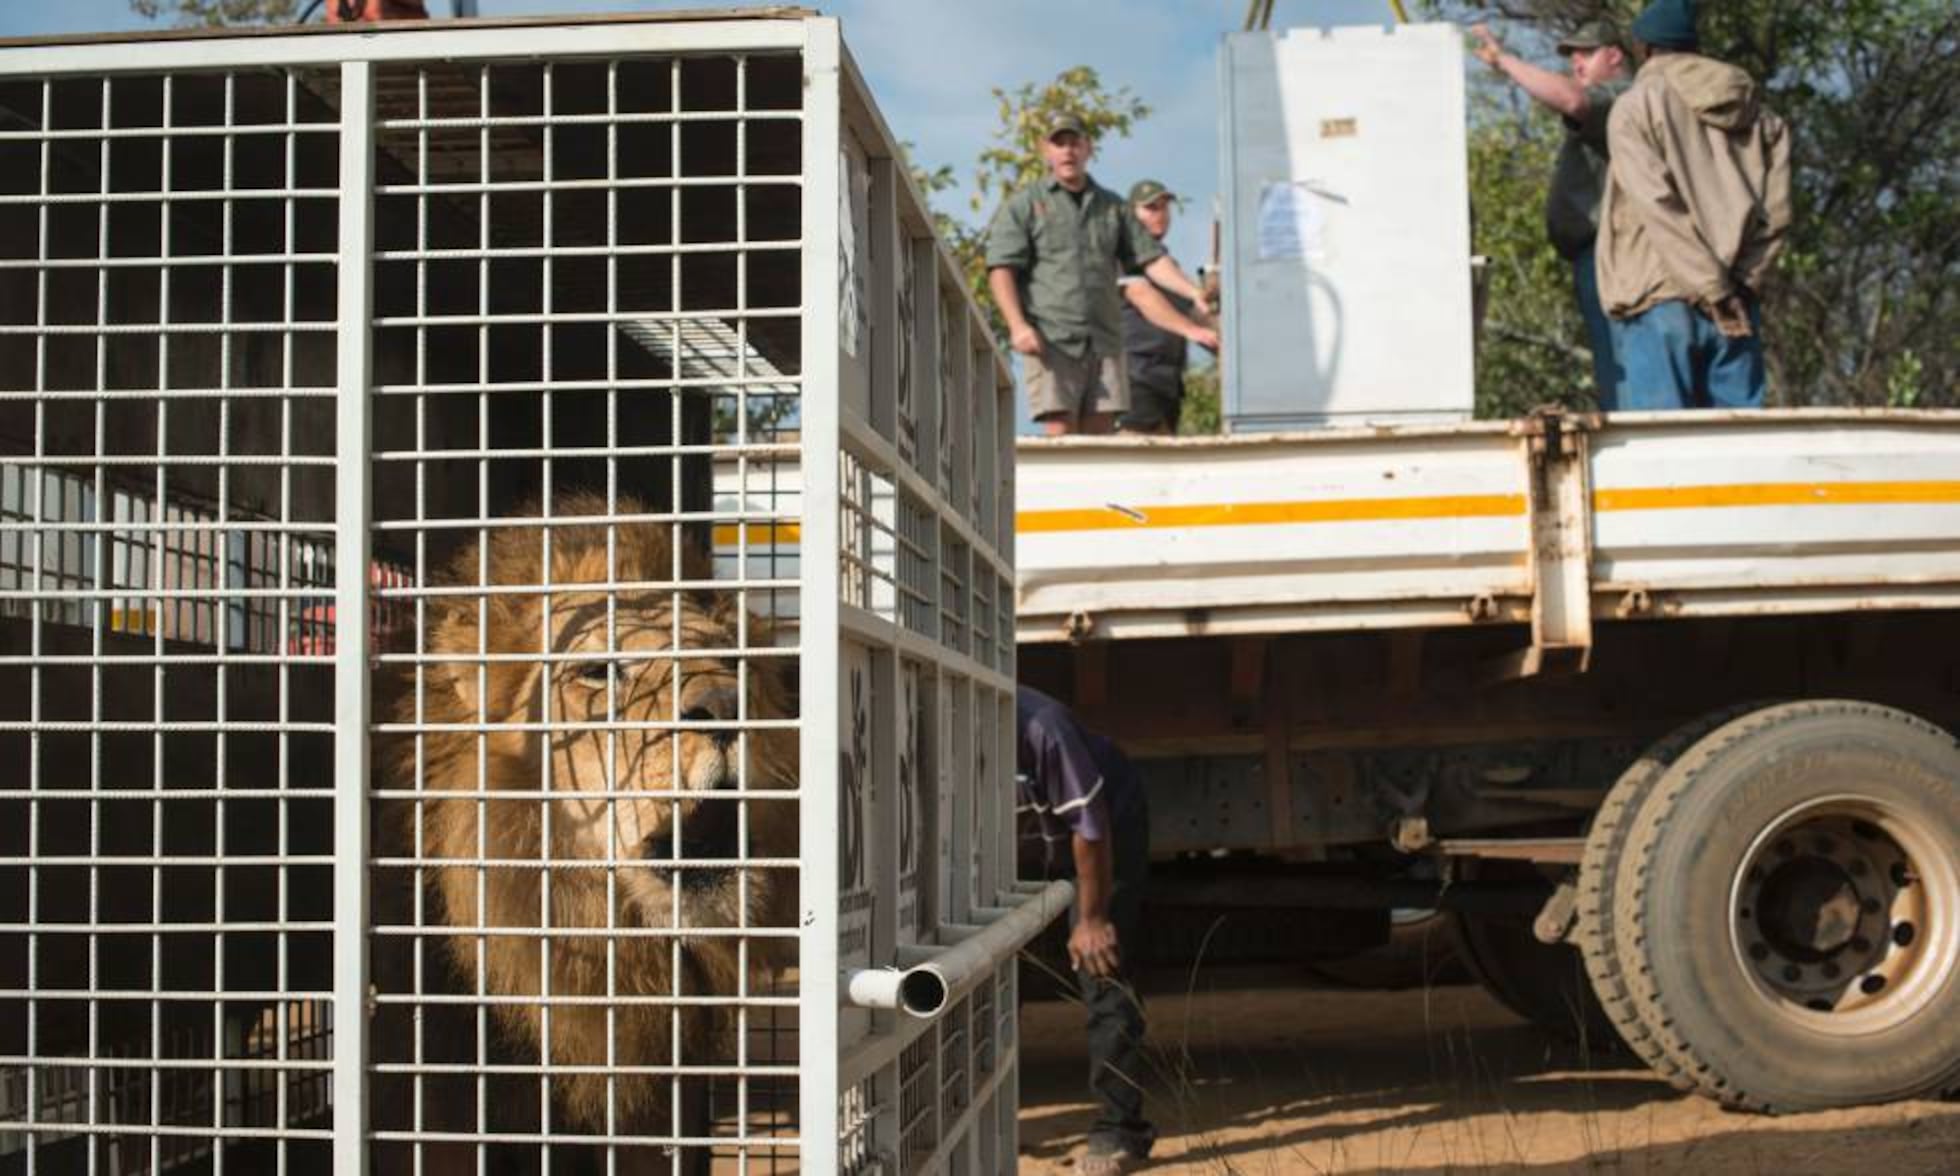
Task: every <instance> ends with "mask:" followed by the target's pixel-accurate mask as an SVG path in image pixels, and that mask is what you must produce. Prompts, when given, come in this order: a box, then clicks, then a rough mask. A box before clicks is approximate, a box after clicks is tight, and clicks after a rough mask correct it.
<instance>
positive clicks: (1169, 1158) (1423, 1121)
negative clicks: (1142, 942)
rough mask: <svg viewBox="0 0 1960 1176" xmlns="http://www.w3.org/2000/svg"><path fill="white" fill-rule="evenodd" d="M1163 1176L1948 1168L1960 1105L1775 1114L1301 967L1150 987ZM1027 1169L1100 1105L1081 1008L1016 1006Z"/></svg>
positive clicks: (1477, 997) (1061, 1147) (1413, 994)
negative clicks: (1739, 1107)
mask: <svg viewBox="0 0 1960 1176" xmlns="http://www.w3.org/2000/svg"><path fill="white" fill-rule="evenodd" d="M1146 986H1147V989H1148V992H1149V998H1148V999H1149V1011H1150V1014H1151V1032H1152V1054H1151V1057H1152V1061H1151V1066H1150V1069H1151V1071H1152V1072H1151V1073H1150V1074H1148V1075H1145V1076H1144V1077H1143V1079H1142V1080H1143V1081H1144V1082H1145V1083H1146V1085H1147V1087H1148V1088H1149V1091H1150V1096H1151V1114H1152V1116H1153V1117H1154V1118H1155V1119H1156V1121H1157V1124H1158V1128H1159V1131H1160V1132H1161V1134H1162V1138H1161V1140H1160V1142H1159V1145H1158V1150H1157V1153H1156V1155H1155V1157H1154V1159H1155V1160H1156V1163H1155V1164H1154V1165H1153V1167H1152V1168H1151V1170H1152V1171H1161V1172H1167V1173H1169V1172H1204V1173H1245V1174H1248V1176H1250V1174H1255V1173H1391V1172H1393V1173H1404V1172H1408V1173H1498V1172H1504V1173H1512V1172H1518V1173H1533V1174H1537V1173H1626V1174H1634V1173H1648V1172H1653V1173H1662V1172H1665V1173H1679V1172H1721V1173H1758V1172H1760V1173H1771V1174H1774V1176H1797V1174H1800V1173H1824V1172H1831V1173H1842V1172H1853V1171H1875V1172H1883V1173H1885V1174H1886V1176H1908V1174H1913V1173H1922V1172H1938V1171H1947V1170H1950V1164H1949V1161H1950V1159H1951V1157H1952V1156H1953V1154H1954V1153H1955V1151H1956V1150H1960V1105H1954V1104H1945V1103H1924V1102H1921V1103H1902V1104H1895V1105H1893V1106H1889V1107H1875V1108H1864V1109H1859V1110H1853V1111H1833V1112H1827V1113H1823V1114H1815V1115H1803V1116H1791V1117H1787V1118H1779V1119H1769V1118H1762V1117H1756V1116H1743V1115H1734V1114H1729V1113H1726V1112H1723V1111H1722V1110H1720V1109H1719V1108H1717V1107H1715V1106H1714V1105H1712V1104H1710V1103H1708V1102H1706V1101H1704V1100H1701V1099H1697V1098H1689V1097H1685V1096H1683V1095H1680V1094H1678V1093H1677V1092H1675V1091H1674V1090H1672V1089H1671V1088H1669V1087H1668V1086H1667V1085H1666V1084H1665V1083H1662V1082H1660V1081H1658V1080H1656V1079H1655V1078H1653V1077H1652V1076H1651V1075H1649V1074H1647V1073H1646V1072H1645V1071H1644V1070H1641V1069H1638V1068H1635V1067H1634V1065H1633V1063H1630V1062H1625V1061H1620V1060H1615V1059H1611V1058H1609V1059H1606V1060H1604V1061H1595V1060H1593V1059H1592V1058H1590V1057H1588V1056H1587V1055H1585V1054H1583V1053H1581V1052H1580V1051H1578V1050H1576V1049H1573V1048H1570V1047H1563V1046H1558V1045H1555V1044H1552V1043H1549V1042H1548V1041H1547V1040H1546V1039H1545V1038H1544V1037H1543V1036H1542V1035H1541V1034H1539V1033H1538V1032H1537V1031H1536V1030H1535V1029H1533V1028H1531V1027H1530V1026H1528V1025H1525V1024H1523V1023H1521V1022H1519V1021H1518V1020H1517V1019H1516V1018H1515V1017H1513V1016H1511V1015H1510V1014H1509V1013H1507V1012H1505V1011H1504V1010H1503V1009H1501V1008H1500V1007H1499V1006H1497V1005H1496V1004H1495V1002H1493V1001H1491V1000H1490V999H1489V998H1488V997H1486V996H1485V995H1483V993H1482V992H1481V991H1480V990H1478V989H1476V988H1473V987H1450V988H1431V989H1426V990H1415V991H1410V992H1400V993H1393V992H1366V991H1354V990H1330V989H1319V990H1316V989H1313V988H1310V987H1308V986H1307V985H1306V983H1305V982H1304V981H1302V980H1301V978H1300V973H1299V972H1297V971H1295V972H1290V973H1289V972H1272V971H1267V972H1262V973H1257V974H1248V973H1244V972H1230V971H1223V970H1219V969H1208V970H1194V971H1191V972H1186V973H1181V974H1178V975H1175V976H1152V977H1150V978H1149V979H1148V981H1147V983H1146ZM1022 1016H1023V1034H1022V1042H1023V1051H1024V1052H1023V1074H1022V1080H1021V1092H1022V1111H1021V1136H1022V1140H1021V1142H1022V1170H1023V1171H1027V1172H1037V1173H1040V1172H1050V1173H1066V1172H1067V1171H1069V1167H1070V1158H1071V1154H1072V1152H1073V1151H1074V1149H1075V1148H1076V1147H1077V1146H1078V1145H1079V1144H1080V1142H1081V1140H1082V1137H1083V1132H1084V1130H1085V1129H1086V1127H1087V1125H1088V1123H1089V1121H1090V1120H1091V1118H1092V1111H1091V1108H1090V1106H1089V1104H1088V1103H1087V1101H1086V1096H1085V1094H1084V1090H1083V1075H1084V1063H1083V1056H1082V1047H1081V1042H1082V1036H1081V1030H1080V1010H1079V1008H1078V1007H1075V1006H1073V1005H1071V1004H1068V1003H1065V1002H1061V1001H1043V1002H1035V1003H1031V1004H1029V1005H1028V1006H1027V1007H1026V1008H1024V1009H1023V1013H1022Z"/></svg>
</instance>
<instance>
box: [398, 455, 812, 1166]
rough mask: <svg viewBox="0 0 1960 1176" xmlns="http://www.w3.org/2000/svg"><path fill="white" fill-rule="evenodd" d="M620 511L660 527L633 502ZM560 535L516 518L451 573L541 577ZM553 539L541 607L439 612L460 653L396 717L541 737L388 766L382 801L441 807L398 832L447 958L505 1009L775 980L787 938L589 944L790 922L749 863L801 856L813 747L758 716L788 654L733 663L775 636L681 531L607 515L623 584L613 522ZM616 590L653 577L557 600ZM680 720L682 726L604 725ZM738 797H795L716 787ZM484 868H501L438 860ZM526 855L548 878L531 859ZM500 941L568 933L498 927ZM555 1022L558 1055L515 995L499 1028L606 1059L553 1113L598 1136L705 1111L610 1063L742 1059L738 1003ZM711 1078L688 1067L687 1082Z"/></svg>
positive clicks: (437, 627) (562, 1056) (556, 1017)
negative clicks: (805, 776) (420, 866)
mask: <svg viewBox="0 0 1960 1176" xmlns="http://www.w3.org/2000/svg"><path fill="white" fill-rule="evenodd" d="M616 510H617V513H619V514H622V515H634V514H645V513H649V512H648V510H647V508H646V507H645V506H643V505H642V504H640V503H638V502H635V501H632V500H630V499H625V498H622V499H620V500H619V501H618V504H617V507H616ZM605 512H606V504H605V501H604V499H603V498H601V497H599V496H597V495H591V494H579V495H573V496H561V498H560V502H559V508H558V512H557V513H558V514H560V515H594V514H602V513H605ZM545 530H546V529H545V528H542V527H534V526H515V527H503V528H499V529H497V530H495V531H494V532H493V533H492V534H491V536H490V537H489V539H488V542H487V548H486V549H485V550H481V551H480V550H479V549H478V547H476V546H475V545H471V546H469V547H467V548H465V549H464V550H462V551H461V552H460V553H459V554H458V555H457V556H456V558H455V559H454V561H453V562H452V563H451V565H450V570H449V575H448V576H447V577H446V578H447V579H448V580H449V581H450V582H452V583H455V584H462V585H474V584H478V583H489V584H492V585H512V586H521V585H541V584H544V583H545V582H546V580H545V569H546V564H545V551H546V545H545V539H544V536H545ZM549 531H550V541H549V552H550V580H549V582H550V584H551V585H553V586H554V590H553V592H552V593H551V594H550V595H549V598H547V596H546V594H544V593H542V592H518V593H512V594H498V595H489V596H485V597H477V596H471V595H467V594H462V595H433V596H430V597H428V598H426V608H427V619H426V622H425V623H426V628H425V630H424V631H425V632H427V633H428V635H429V636H428V647H429V648H428V649H427V651H426V652H428V653H431V654H434V655H436V656H438V657H443V658H455V659H457V660H455V661H444V662H440V663H433V664H430V665H429V666H428V667H427V668H426V669H425V671H424V673H423V676H422V678H421V679H420V685H419V687H416V688H409V689H407V690H405V691H404V693H403V696H402V697H401V699H400V701H399V702H398V703H397V705H396V708H395V713H396V717H397V719H398V720H400V721H401V722H403V723H418V724H431V725H442V724H473V723H478V722H490V723H496V724H506V725H508V724H519V723H523V724H535V725H538V726H536V727H533V728H531V729H525V730H510V729H498V730H493V731H490V732H487V733H484V734H481V735H479V734H478V733H476V732H473V731H468V730H460V729H459V730H455V731H440V732H430V733H428V734H426V735H424V736H423V737H422V746H421V748H420V749H419V751H418V749H417V748H415V747H413V746H403V747H402V748H401V749H400V750H399V752H398V754H396V755H395V756H394V757H392V761H391V766H390V771H391V775H392V777H393V779H392V781H391V783H390V787H393V788H398V789H399V788H414V787H416V786H417V785H416V783H415V782H416V781H417V780H418V779H419V787H420V789H421V790H422V794H423V795H425V796H426V797H427V798H428V799H426V800H422V801H420V803H419V805H415V806H410V807H411V808H419V813H420V815H419V817H417V816H416V815H415V813H413V812H409V813H406V814H405V818H406V821H405V824H406V826H407V827H406V828H405V829H404V830H403V834H402V835H404V836H407V837H410V838H413V836H414V834H415V833H416V832H417V831H418V829H419V833H420V843H419V844H420V857H421V859H422V860H423V861H424V862H425V863H426V865H425V869H424V875H425V877H427V878H428V879H429V885H430V889H431V891H432V892H433V894H434V896H435V898H436V899H437V900H438V903H439V906H440V911H441V916H442V918H443V920H444V921H445V922H446V923H448V924H449V925H451V926H453V927H456V928H459V930H458V931H457V932H456V933H455V934H453V935H451V936H449V937H448V939H447V940H446V945H447V952H446V954H447V956H448V959H449V961H450V963H451V964H452V965H453V967H454V969H455V971H456V973H457V975H458V977H459V978H460V979H461V980H462V981H464V982H465V983H466V984H467V986H468V988H467V990H468V991H472V992H474V991H481V992H484V993H487V994H489V995H492V996H496V997H519V998H523V997H540V996H542V995H544V993H545V992H546V983H547V981H548V985H549V989H548V990H549V993H550V995H551V996H554V997H584V998H592V997H605V996H606V995H607V994H608V992H609V991H610V992H611V993H612V994H614V995H616V996H618V997H625V998H639V997H676V996H680V997H688V998H695V997H702V996H720V997H730V996H735V995H737V994H738V993H747V994H755V993H759V992H762V991H765V985H766V983H767V981H768V979H769V977H770V975H771V973H772V971H773V970H774V969H775V968H778V967H780V966H783V965H785V964H787V963H788V962H790V959H789V954H788V951H787V950H785V949H790V948H792V947H793V941H791V940H786V939H784V938H783V937H781V936H777V937H747V936H736V935H728V934H725V933H723V934H701V935H693V936H690V935H686V934H684V933H683V934H679V935H624V936H621V935H606V934H603V933H601V934H592V933H591V932H604V931H605V930H606V929H608V928H626V929H637V930H648V929H676V928H700V929H703V930H707V929H729V928H754V927H772V928H782V927H789V926H793V923H794V920H793V912H792V907H793V904H794V902H795V897H796V895H795V875H794V872H793V871H786V870H782V869H767V868H761V867H745V866H742V865H739V864H733V863H732V859H756V858H775V859H788V858H794V857H795V854H796V815H795V812H796V810H795V802H794V800H793V798H791V797H789V796H788V795H787V790H789V789H792V788H794V787H795V785H796V776H797V771H796V769H797V742H796V734H795V732H794V731H793V730H790V729H785V728H781V727H778V728H762V729H756V728H751V727H748V726H747V724H748V723H750V722H753V721H756V720H769V719H783V718H786V717H788V716H789V715H790V714H791V706H790V703H789V699H788V693H789V691H788V686H787V675H786V673H785V672H784V668H783V661H782V659H781V658H777V657H745V658H737V657H736V656H735V653H736V651H738V650H740V649H754V648H758V647H763V648H766V647H767V645H768V641H767V636H766V634H767V630H766V628H765V626H764V623H763V622H762V621H761V619H760V618H757V617H754V616H749V617H746V618H745V617H743V616H742V614H741V606H740V604H739V603H738V602H737V601H736V599H735V598H736V593H734V592H733V591H720V592H717V591H715V590H713V589H709V588H706V587H704V585H706V583H707V581H709V580H711V579H712V568H711V562H710V561H711V557H710V556H709V555H708V554H707V553H706V552H704V551H701V550H698V549H697V548H696V547H695V546H694V545H690V544H685V543H682V544H678V545H677V544H676V542H675V536H674V532H673V530H672V528H670V527H669V526H667V525H665V524H650V523H618V524H614V525H613V526H612V528H611V531H612V544H611V552H610V559H611V561H612V566H611V567H610V569H609V567H608V561H609V553H608V543H607V537H608V536H607V532H608V527H607V526H606V525H604V524H602V523H592V524H572V525H559V526H553V527H551V528H550V529H549ZM609 582H610V583H612V584H627V583H629V582H630V583H638V584H651V585H658V586H656V587H639V588H635V587H620V588H618V589H617V590H616V591H609V590H607V589H606V588H593V589H591V590H578V589H576V588H574V589H571V590H566V589H565V588H564V587H562V586H565V585H578V584H594V585H604V584H608V583H609ZM668 585H673V586H672V587H669V586H668ZM609 598H610V603H611V605H612V607H611V609H610V611H609V609H608V603H609ZM547 599H548V600H549V608H548V611H547ZM609 627H610V636H609V632H608V630H609ZM479 650H481V651H482V652H484V653H488V654H490V655H492V657H493V658H494V657H496V656H497V655H508V654H519V655H525V654H528V655H533V657H535V655H537V654H539V653H540V652H541V651H543V652H546V653H548V654H549V655H550V656H549V658H548V659H544V658H540V659H537V660H530V659H528V658H516V659H508V660H487V661H481V662H479V661H474V660H471V659H475V658H477V657H478V655H479ZM677 651H678V654H679V655H676V653H677ZM688 651H699V652H698V654H697V653H690V652H688ZM743 663H746V664H745V665H744V664H743ZM744 682H746V689H744V686H743V683H744ZM418 699H419V704H420V711H419V713H418V711H417V703H418ZM675 720H679V722H680V726H679V727H678V728H620V727H617V726H613V727H608V726H606V725H605V724H607V723H608V722H609V721H618V722H667V723H671V722H674V721H675ZM588 723H589V724H593V725H590V726H588V725H586V724H588ZM479 781H481V782H480V783H479ZM545 789H548V790H549V792H548V794H547V793H546V792H545V791H543V790H545ZM734 789H741V790H743V792H744V793H745V794H746V793H747V792H752V791H774V790H783V791H785V796H784V798H783V799H780V800H777V799H768V798H761V799H757V798H753V797H750V798H748V799H746V800H743V799H741V798H729V797H723V796H720V795H719V794H721V793H725V792H728V791H730V790H734ZM609 790H610V792H609ZM446 793H455V794H456V795H455V796H453V797H448V798H445V794H446ZM498 793H509V794H510V797H509V799H498V795H497V794H498ZM622 794H623V795H622ZM479 797H482V798H483V799H481V800H480V799H479ZM744 810H746V811H744ZM485 813H487V814H488V816H487V819H483V820H481V821H480V818H483V816H484V814H485ZM413 843H414V842H413V841H411V844H413ZM479 858H483V859H488V861H490V862H491V863H493V864H491V865H490V866H488V868H487V869H479V868H478V867H477V866H476V865H474V864H457V865H444V864H442V863H444V862H447V861H456V862H459V863H461V862H471V863H473V862H474V861H475V860H476V859H479ZM534 862H535V863H539V865H537V866H531V865H529V863H534ZM546 862H551V863H566V864H564V865H549V866H547V865H545V864H544V863H546ZM496 863H515V864H496ZM479 879H482V880H483V882H484V887H485V892H484V893H482V894H479V893H478V883H479ZM478 926H484V927H487V928H490V929H491V930H490V931H489V933H488V934H487V935H485V936H483V937H481V938H479V936H478V935H477V934H476V933H475V932H474V931H473V930H467V929H471V928H475V927H478ZM500 927H508V928H518V929H523V930H525V931H535V930H538V929H546V928H548V929H549V930H550V931H552V932H566V934H552V935H549V936H548V937H547V936H540V935H536V934H526V935H498V934H496V933H495V930H494V929H495V928H500ZM744 941H746V946H744ZM547 961H548V963H547ZM609 976H610V978H611V979H610V985H611V987H610V989H609V988H608V984H609V980H608V977H609ZM609 1013H610V1023H609V1018H608V1014H609ZM548 1015H549V1035H548V1036H549V1042H548V1050H547V1040H546V1039H547V1031H546V1016H547V1014H546V1011H545V1007H544V1006H542V1005H541V1004H539V1003H537V1002H534V1001H526V1000H518V1001H502V1002H499V1003H495V1004H493V1005H492V1007H491V1016H492V1018H493V1020H494V1022H495V1025H496V1027H497V1029H498V1030H499V1031H500V1032H501V1034H502V1035H503V1036H504V1037H505V1038H507V1039H508V1040H509V1042H510V1043H511V1044H514V1045H516V1046H517V1047H518V1048H520V1049H521V1050H522V1051H524V1052H525V1053H527V1054H531V1055H534V1056H535V1057H537V1058H538V1059H539V1060H541V1061H548V1062H550V1063H551V1064H554V1065H563V1066H576V1067H594V1069H593V1070H592V1071H580V1072H571V1073H554V1074H552V1076H551V1084H552V1089H551V1099H552V1103H553V1105H554V1109H555V1115H554V1117H559V1118H561V1121H562V1122H563V1123H564V1124H566V1125H567V1126H569V1127H571V1128H573V1129H575V1130H578V1131H582V1132H590V1133H595V1134H596V1133H604V1132H611V1133H614V1134H619V1135H645V1134H656V1133H663V1132H664V1130H665V1129H670V1128H671V1129H686V1130H687V1131H688V1133H689V1134H693V1133H695V1132H696V1131H699V1130H702V1129H703V1126H704V1125H703V1124H701V1123H699V1122H695V1123H691V1124H689V1123H682V1124H675V1123H673V1122H672V1121H671V1115H670V1114H669V1113H668V1112H669V1108H670V1106H671V1105H672V1100H671V1099H670V1097H669V1095H670V1088H669V1085H668V1083H669V1079H668V1078H667V1077H666V1076H664V1075H661V1074H648V1073H643V1072H633V1071H631V1070H627V1071H624V1072H621V1071H618V1070H613V1071H611V1072H607V1071H608V1069H609V1066H617V1067H635V1066H644V1067H658V1066H664V1065H669V1064H674V1063H676V1062H678V1063H679V1064H682V1065H687V1066H695V1065H703V1064H708V1063H710V1062H715V1061H723V1062H725V1061H726V1060H728V1059H732V1058H733V1057H734V1056H735V1053H734V1049H733V1039H732V1030H733V1027H734V1018H733V1016H732V1014H731V1013H730V1012H729V1011H728V1010H726V1009H724V1008H719V1007H715V1006H713V1005H701V1004H685V1005H682V1004H675V1003H668V1004H657V1003H638V1002H635V1001H633V1000H630V999H629V1000H625V1001H619V1002H612V1001H603V1000H602V1001H597V1002H591V1003H582V1004H561V1003H553V1004H552V1005H551V1006H550V1009H549V1014H548ZM677 1022H678V1031H677ZM609 1038H610V1044H611V1046H612V1048H611V1049H610V1050H609V1049H608V1044H609ZM677 1040H678V1042H679V1045H680V1051H681V1057H680V1058H678V1059H676V1058H675V1057H674V1056H673V1055H674V1045H675V1043H676V1041H677ZM547 1052H548V1057H547ZM704 1082H705V1079H693V1078H690V1079H689V1080H688V1081H687V1082H686V1083H684V1085H685V1086H688V1087H696V1086H699V1085H701V1084H702V1083H704ZM691 1114H692V1113H690V1114H684V1116H683V1117H684V1118H687V1117H691Z"/></svg>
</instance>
